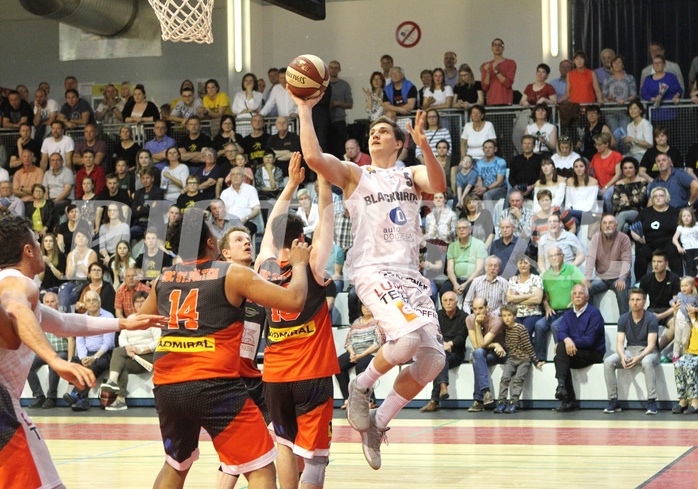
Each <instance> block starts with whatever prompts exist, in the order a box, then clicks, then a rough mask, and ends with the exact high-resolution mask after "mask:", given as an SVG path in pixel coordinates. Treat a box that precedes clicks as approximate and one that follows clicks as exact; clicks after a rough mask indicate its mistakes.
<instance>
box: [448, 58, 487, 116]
mask: <svg viewBox="0 0 698 489" xmlns="http://www.w3.org/2000/svg"><path fill="white" fill-rule="evenodd" d="M474 105H480V106H484V105H485V92H484V91H483V90H482V84H481V83H480V82H479V81H477V80H476V79H475V74H474V73H473V70H472V69H471V68H470V66H468V65H467V64H462V65H460V67H459V68H458V82H457V83H456V86H455V87H453V108H454V109H465V111H466V112H468V111H469V110H470V108H471V107H473V106H474Z"/></svg>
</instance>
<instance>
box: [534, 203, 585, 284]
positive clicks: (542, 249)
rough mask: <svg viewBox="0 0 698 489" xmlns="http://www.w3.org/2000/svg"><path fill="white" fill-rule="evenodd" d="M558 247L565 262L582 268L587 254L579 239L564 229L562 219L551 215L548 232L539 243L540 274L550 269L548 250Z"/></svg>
mask: <svg viewBox="0 0 698 489" xmlns="http://www.w3.org/2000/svg"><path fill="white" fill-rule="evenodd" d="M553 247H556V248H559V249H560V250H561V251H562V254H563V257H564V259H563V261H564V262H565V263H569V264H570V265H574V266H575V267H579V268H582V267H583V265H584V260H585V254H584V246H582V243H581V241H579V238H577V236H575V235H574V234H572V233H570V232H569V231H565V230H564V229H562V226H561V222H560V217H559V216H557V215H555V214H551V215H550V217H548V232H547V233H546V234H544V235H542V236H541V238H540V241H539V242H538V272H539V273H542V272H544V271H546V270H547V269H548V268H549V267H550V262H549V261H548V259H547V258H548V250H549V249H551V248H553Z"/></svg>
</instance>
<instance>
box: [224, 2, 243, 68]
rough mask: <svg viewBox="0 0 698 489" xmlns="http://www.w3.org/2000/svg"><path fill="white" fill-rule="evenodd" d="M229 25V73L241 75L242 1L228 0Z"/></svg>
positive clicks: (227, 18) (227, 17)
mask: <svg viewBox="0 0 698 489" xmlns="http://www.w3.org/2000/svg"><path fill="white" fill-rule="evenodd" d="M226 7H227V8H226V21H227V25H228V29H227V30H228V71H229V72H233V71H234V72H236V73H241V72H242V68H243V64H244V59H243V55H242V53H243V31H242V24H243V19H242V0H228V2H227V5H226Z"/></svg>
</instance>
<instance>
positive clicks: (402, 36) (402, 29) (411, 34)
mask: <svg viewBox="0 0 698 489" xmlns="http://www.w3.org/2000/svg"><path fill="white" fill-rule="evenodd" d="M421 38H422V30H421V29H420V28H419V25H417V23H416V22H412V21H411V20H408V21H406V22H403V23H402V24H400V25H399V26H397V29H396V30H395V40H396V41H397V43H398V44H399V45H400V46H402V47H403V48H411V47H414V46H416V45H417V43H418V42H419V40H420V39H421Z"/></svg>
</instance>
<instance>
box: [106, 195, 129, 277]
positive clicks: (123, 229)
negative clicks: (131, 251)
mask: <svg viewBox="0 0 698 489" xmlns="http://www.w3.org/2000/svg"><path fill="white" fill-rule="evenodd" d="M128 221H129V219H128V217H127V216H123V215H122V214H121V206H120V205H119V204H115V203H113V204H109V206H108V207H107V223H106V224H102V225H101V226H100V227H99V254H100V256H101V257H102V263H104V266H107V265H108V264H109V261H110V260H111V259H112V258H113V257H114V254H115V253H116V245H118V244H119V242H120V241H130V240H131V230H130V227H129V225H128Z"/></svg>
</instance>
